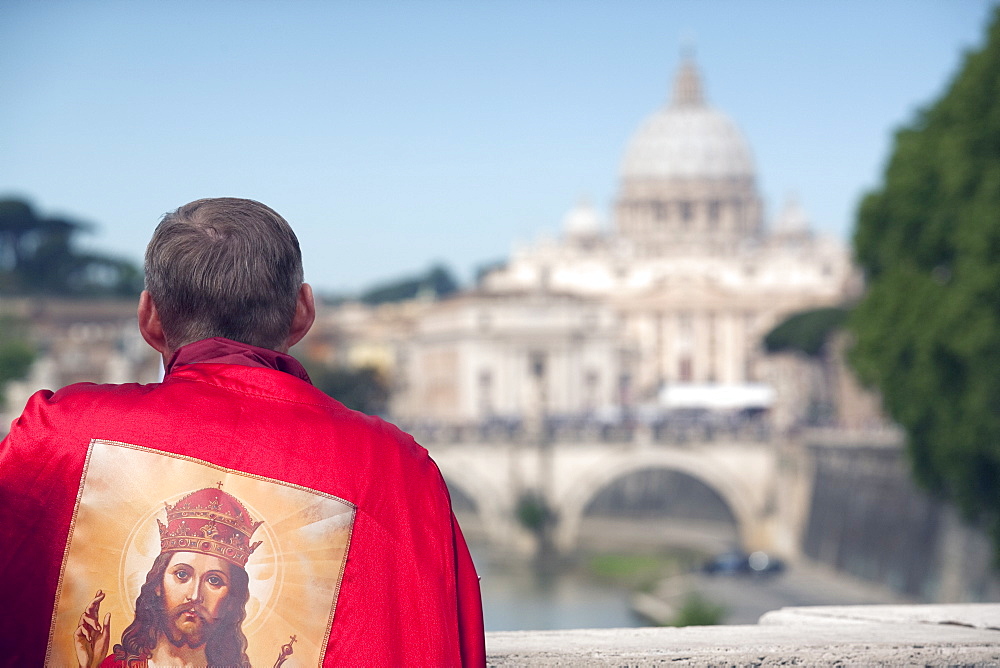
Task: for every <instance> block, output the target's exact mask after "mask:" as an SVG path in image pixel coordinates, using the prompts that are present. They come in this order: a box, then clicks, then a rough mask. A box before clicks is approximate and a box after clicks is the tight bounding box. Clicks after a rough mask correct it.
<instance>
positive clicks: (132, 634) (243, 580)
mask: <svg viewBox="0 0 1000 668" xmlns="http://www.w3.org/2000/svg"><path fill="white" fill-rule="evenodd" d="M172 556H173V553H172V552H164V553H162V554H160V556H158V557H157V558H156V560H155V561H154V562H153V566H152V568H150V569H149V573H147V574H146V583H145V584H143V585H142V589H140V591H139V597H138V598H137V599H136V600H135V619H134V620H133V621H132V623H131V624H129V626H128V628H127V629H125V631H124V632H123V633H122V642H121V644H120V645H115V658H116V659H118V660H120V661H125V662H126V665H130V664H131V663H132V662H133V661H136V660H142V659H148V658H149V657H150V656H152V653H153V648H154V647H156V642H157V639H158V637H159V630H160V627H161V620H162V619H163V617H164V609H163V598H162V597H161V596H160V595H158V594H157V593H156V589H157V587H162V585H163V574H164V573H166V572H167V565H168V564H169V563H170V558H171V557H172ZM229 574H230V582H229V593H228V594H227V595H226V599H225V600H224V601H223V602H222V606H223V609H222V614H221V615H220V616H219V621H218V626H217V627H216V629H215V631H214V632H213V633H212V635H211V636H210V637H209V638H208V640H207V641H206V642H205V658H207V659H208V665H209V666H226V667H227V668H228V667H229V666H239V667H240V668H250V659H249V658H248V657H247V638H246V636H245V635H243V628H242V627H243V620H244V619H245V618H246V614H247V613H246V604H247V601H248V600H249V599H250V586H249V585H250V578H249V576H248V575H247V572H246V571H245V570H244V569H242V568H239V567H233V568H231V569H230V573H229Z"/></svg>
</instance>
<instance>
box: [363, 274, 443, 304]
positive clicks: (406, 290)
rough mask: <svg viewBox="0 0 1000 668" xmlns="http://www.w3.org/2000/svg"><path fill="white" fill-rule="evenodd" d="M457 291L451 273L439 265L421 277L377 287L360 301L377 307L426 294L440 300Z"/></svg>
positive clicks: (367, 292)
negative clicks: (377, 305)
mask: <svg viewBox="0 0 1000 668" xmlns="http://www.w3.org/2000/svg"><path fill="white" fill-rule="evenodd" d="M456 290H458V283H457V282H456V281H455V279H454V277H453V276H452V275H451V272H449V271H448V269H447V268H445V267H443V266H440V265H437V266H434V267H431V268H430V269H429V270H428V271H427V273H425V274H423V275H420V276H414V277H410V278H402V279H399V280H395V281H390V282H388V283H383V284H381V285H376V286H375V287H373V288H371V289H369V290H366V291H365V292H364V293H362V295H361V298H360V299H361V301H362V302H364V303H366V304H371V305H376V304H385V303H388V302H399V301H404V300H407V299H414V298H415V297H417V296H420V295H425V294H426V295H429V296H431V297H433V298H435V299H438V298H440V297H446V296H448V295H450V294H452V293H453V292H455V291H456Z"/></svg>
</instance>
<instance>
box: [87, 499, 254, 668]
mask: <svg viewBox="0 0 1000 668" xmlns="http://www.w3.org/2000/svg"><path fill="white" fill-rule="evenodd" d="M165 505H166V512H167V524H163V523H162V522H161V521H160V520H159V519H157V524H158V525H159V531H160V554H159V556H158V557H157V558H156V559H155V560H154V562H153V565H152V567H151V568H150V570H149V573H148V574H147V575H146V581H145V583H144V584H143V585H142V588H141V590H140V593H139V596H138V598H137V599H136V602H135V618H134V620H133V622H132V623H131V624H130V625H129V626H128V628H126V629H125V631H124V633H122V637H121V642H120V643H119V644H116V645H115V647H114V652H113V653H111V654H110V655H109V654H108V648H109V645H110V639H111V619H110V613H109V614H107V615H105V618H104V620H103V623H102V622H101V621H100V605H101V601H102V600H103V599H104V592H103V591H98V592H97V594H96V595H95V597H94V599H93V601H91V603H90V605H89V606H88V607H87V609H86V610H85V611H84V613H83V615H82V616H81V618H80V625H79V627H78V628H77V630H76V633H75V634H74V643H75V647H76V654H77V660H78V662H79V665H80V666H81V667H85V668H97V667H98V666H99V667H101V668H126V667H128V668H153V667H155V666H227V667H228V666H239V667H248V666H250V660H249V658H248V657H247V654H246V650H247V639H246V636H245V635H244V633H243V629H242V624H243V621H244V619H245V617H246V604H247V601H248V600H249V598H250V590H249V576H248V575H247V572H246V569H245V567H246V563H247V560H248V559H249V557H250V555H251V554H252V553H253V551H254V550H255V549H256V548H257V547H258V546H260V544H261V543H260V541H258V542H256V543H253V544H251V543H250V537H251V536H252V535H253V533H254V531H256V530H257V528H258V527H259V526H260V524H261V523H260V522H254V521H253V519H252V518H251V517H250V515H249V513H248V512H247V510H246V507H245V506H244V505H243V504H242V503H241V502H240V501H239V500H238V499H236V497H234V496H232V495H231V494H228V493H226V492H224V491H222V489H221V485H220V488H219V489H215V488H206V489H201V490H198V491H195V492H192V493H190V494H188V495H187V496H185V497H183V498H182V499H180V500H179V501H178V502H177V503H176V504H174V505H173V506H171V505H169V504H165Z"/></svg>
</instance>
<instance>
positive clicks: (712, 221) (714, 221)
mask: <svg viewBox="0 0 1000 668" xmlns="http://www.w3.org/2000/svg"><path fill="white" fill-rule="evenodd" d="M721 211H722V203H721V202H719V200H717V199H713V200H712V201H710V202H709V203H708V227H709V229H713V230H717V229H719V218H720V217H721V216H720V212H721Z"/></svg>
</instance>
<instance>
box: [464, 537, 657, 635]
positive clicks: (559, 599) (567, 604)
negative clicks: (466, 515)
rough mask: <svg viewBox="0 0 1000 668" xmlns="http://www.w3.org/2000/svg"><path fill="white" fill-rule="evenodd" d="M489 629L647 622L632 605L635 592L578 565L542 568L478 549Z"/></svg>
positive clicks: (621, 624) (614, 625)
mask: <svg viewBox="0 0 1000 668" xmlns="http://www.w3.org/2000/svg"><path fill="white" fill-rule="evenodd" d="M473 559H474V560H475V563H476V570H477V571H478V572H479V575H480V578H481V581H480V589H481V590H482V593H483V617H484V621H485V625H486V630H487V631H543V630H555V629H582V628H623V627H631V626H643V625H644V622H643V621H642V619H641V618H640V617H638V616H637V615H635V614H634V613H633V612H632V610H631V608H630V607H629V596H630V592H629V591H628V590H627V589H625V588H620V587H615V586H613V585H608V584H605V583H602V582H598V581H596V580H594V579H593V578H589V577H587V576H586V575H585V574H583V573H580V572H579V571H578V570H576V569H565V570H561V571H558V572H554V573H550V572H541V571H538V570H537V569H535V568H533V567H532V566H531V564H523V563H498V562H496V561H491V560H490V559H488V558H485V557H484V555H483V553H482V552H481V551H478V550H476V549H475V548H473Z"/></svg>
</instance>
